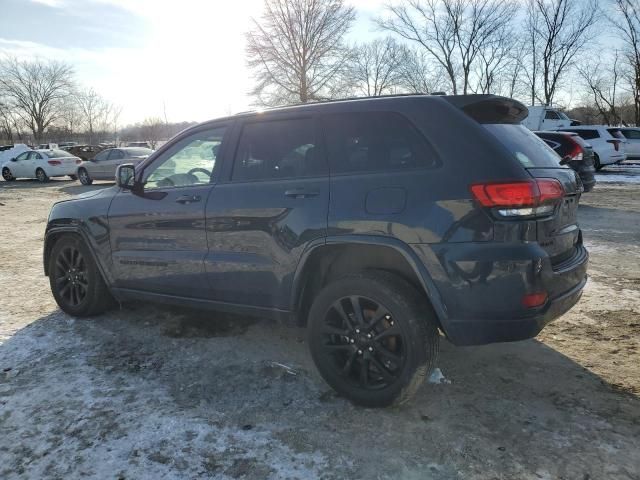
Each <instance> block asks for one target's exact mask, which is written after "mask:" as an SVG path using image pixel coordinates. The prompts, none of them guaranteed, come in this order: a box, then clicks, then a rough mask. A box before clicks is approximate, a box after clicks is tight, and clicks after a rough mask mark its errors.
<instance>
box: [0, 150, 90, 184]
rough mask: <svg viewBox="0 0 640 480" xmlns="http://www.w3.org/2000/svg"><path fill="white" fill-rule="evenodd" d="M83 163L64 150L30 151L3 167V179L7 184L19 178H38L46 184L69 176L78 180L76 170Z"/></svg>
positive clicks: (14, 158)
mask: <svg viewBox="0 0 640 480" xmlns="http://www.w3.org/2000/svg"><path fill="white" fill-rule="evenodd" d="M80 163H82V160H80V159H79V158H78V157H74V156H73V155H71V154H70V153H69V152H65V151H64V150H28V151H26V152H22V153H21V154H19V155H17V156H16V157H12V158H11V159H10V160H9V161H7V162H5V163H4V164H3V165H2V178H4V179H5V180H6V181H7V182H10V181H12V180H15V179H17V178H37V179H38V180H39V181H40V182H46V181H48V180H49V178H51V177H65V176H69V177H71V178H72V179H73V180H75V179H76V169H77V168H78V165H79V164H80Z"/></svg>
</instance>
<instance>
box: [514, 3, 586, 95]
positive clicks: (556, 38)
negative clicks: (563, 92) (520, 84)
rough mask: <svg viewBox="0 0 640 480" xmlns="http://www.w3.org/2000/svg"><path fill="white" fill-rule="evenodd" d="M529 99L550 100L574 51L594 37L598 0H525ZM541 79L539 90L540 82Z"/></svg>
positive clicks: (579, 49) (567, 67)
mask: <svg viewBox="0 0 640 480" xmlns="http://www.w3.org/2000/svg"><path fill="white" fill-rule="evenodd" d="M527 2H528V3H527V21H526V23H525V28H526V29H527V37H528V38H529V42H530V51H529V56H530V58H529V62H530V63H529V69H528V73H529V75H528V76H529V84H530V87H531V101H532V103H535V100H536V99H537V100H539V101H543V102H544V103H545V104H550V103H552V102H553V100H554V97H555V95H556V93H557V91H558V88H559V87H560V85H561V82H562V79H563V78H564V76H565V75H566V73H567V72H568V70H569V69H570V68H571V67H572V65H573V61H574V58H575V56H576V54H577V53H578V52H580V51H582V50H583V49H584V48H585V46H586V45H587V44H588V43H589V41H590V40H592V38H593V28H592V27H593V25H594V23H595V21H596V19H597V18H598V16H597V15H598V0H580V1H576V0H527ZM538 82H541V83H542V87H543V88H542V91H540V90H539V86H538V85H539V83H538Z"/></svg>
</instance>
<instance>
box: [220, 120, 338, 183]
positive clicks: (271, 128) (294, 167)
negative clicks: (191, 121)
mask: <svg viewBox="0 0 640 480" xmlns="http://www.w3.org/2000/svg"><path fill="white" fill-rule="evenodd" d="M315 130H316V129H315V121H314V120H313V119H312V118H295V119H293V118H292V119H287V120H271V121H263V122H250V123H247V124H245V126H244V127H243V129H242V134H241V136H240V141H239V143H238V149H237V151H236V158H235V161H234V164H233V173H232V175H231V179H232V180H233V181H238V182H246V181H256V180H276V179H284V178H300V177H310V176H316V175H322V174H324V173H326V168H325V166H324V164H325V162H324V159H323V157H322V155H321V153H320V151H319V149H318V147H317V146H316V143H317V142H316V133H315Z"/></svg>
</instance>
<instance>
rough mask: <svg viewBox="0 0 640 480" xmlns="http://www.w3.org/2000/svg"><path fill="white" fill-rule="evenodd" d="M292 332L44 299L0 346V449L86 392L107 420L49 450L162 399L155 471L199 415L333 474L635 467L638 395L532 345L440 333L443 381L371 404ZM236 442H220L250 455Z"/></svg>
mask: <svg viewBox="0 0 640 480" xmlns="http://www.w3.org/2000/svg"><path fill="white" fill-rule="evenodd" d="M304 338H305V331H304V330H303V329H300V328H295V327H289V326H284V325H280V324H277V323H274V322H270V321H265V320H260V321H258V320H256V319H250V318H246V317H237V316H232V315H226V314H220V313H212V312H195V311H191V310H182V309H174V308H158V307H151V306H145V305H133V306H127V307H125V308H122V309H120V310H116V311H114V312H111V313H108V314H105V315H102V316H100V317H97V318H95V319H90V320H73V319H71V318H70V317H68V316H66V315H64V314H62V313H61V312H53V313H51V314H49V315H47V316H45V317H43V318H42V319H40V320H38V321H36V322H34V323H32V324H31V325H29V326H27V327H25V328H24V329H22V330H20V331H18V332H17V333H16V334H15V335H13V336H12V337H11V338H9V339H8V340H6V341H5V342H4V344H2V345H0V388H2V390H1V391H2V395H1V396H0V405H3V408H4V409H5V412H7V413H5V414H4V417H2V416H0V420H2V422H0V431H4V432H5V433H7V432H20V433H16V435H17V436H16V435H14V436H11V435H5V436H4V437H3V436H2V435H0V452H1V451H3V449H5V451H8V450H7V449H9V450H11V449H15V448H17V447H16V445H14V444H12V442H13V443H16V442H17V443H16V444H20V448H23V449H24V448H27V449H33V448H35V445H34V444H37V442H42V438H41V437H42V436H43V435H44V436H46V435H47V432H48V431H51V432H57V433H56V435H57V437H56V438H58V439H59V438H60V437H61V436H62V437H63V438H64V437H66V436H67V435H68V434H69V432H71V431H72V430H73V428H76V427H77V425H76V424H75V423H74V420H73V419H74V418H88V417H91V415H94V413H93V412H94V411H95V410H96V409H97V408H98V405H99V406H100V411H107V412H109V422H110V423H109V425H111V427H109V428H106V427H105V426H104V424H103V423H101V421H99V419H98V420H95V422H94V423H91V422H84V423H83V425H82V429H83V430H82V434H81V437H82V442H84V443H82V442H81V443H77V442H76V443H74V442H61V441H58V442H57V443H55V442H54V443H52V447H51V449H52V450H51V452H49V454H50V455H51V456H52V457H56V456H58V455H60V456H61V457H65V456H67V457H69V458H74V455H75V458H85V457H86V459H87V461H88V462H91V461H93V462H100V461H101V460H100V458H98V457H96V458H92V457H91V455H92V453H91V452H92V450H91V449H89V448H88V447H87V448H81V446H79V445H84V444H87V445H99V444H101V442H109V445H111V446H112V447H113V446H114V445H119V446H118V447H117V449H116V450H117V451H121V452H122V451H124V452H125V453H127V452H128V451H129V450H131V452H133V451H134V450H135V449H136V447H137V445H136V443H135V441H132V440H130V438H142V437H144V436H145V435H149V436H152V438H156V437H158V432H157V431H155V430H157V428H158V427H157V425H156V424H154V422H155V421H157V420H154V419H156V413H157V412H161V415H162V417H163V419H164V420H163V421H167V422H170V425H171V427H170V429H168V430H166V431H165V433H164V434H163V433H161V434H160V436H159V437H158V442H159V445H160V446H159V447H158V448H159V449H161V450H162V455H164V456H165V457H166V461H165V462H162V463H163V465H164V466H163V467H162V468H165V469H166V471H165V473H166V472H169V471H171V470H175V468H176V465H179V464H180V461H182V460H184V459H185V454H184V452H185V451H186V450H187V449H189V448H190V445H191V443H190V442H192V441H193V442H195V441H196V440H193V438H195V437H193V435H192V433H189V432H190V429H192V428H193V425H192V426H191V427H189V426H188V425H189V424H191V423H192V422H196V423H198V422H199V423H200V424H201V425H202V427H203V428H205V429H206V428H208V429H216V428H225V429H232V430H234V431H236V430H237V431H238V432H240V433H242V432H245V433H242V435H245V434H246V435H249V434H248V433H246V432H248V431H250V430H255V431H257V432H261V433H260V434H261V435H268V437H269V438H270V439H271V440H269V441H272V442H276V441H277V442H280V443H282V444H285V445H287V447H288V448H290V449H291V450H292V451H295V452H298V453H301V454H309V455H311V454H314V455H315V454H318V455H324V456H330V457H331V458H332V460H331V462H330V465H334V466H335V465H344V467H343V468H344V470H342V471H341V472H340V475H338V477H336V478H339V477H342V478H347V477H350V476H352V475H356V476H358V478H401V477H403V478H425V476H424V475H428V478H436V479H439V478H443V479H444V478H579V479H587V478H590V479H594V478H637V475H638V473H639V468H640V467H639V465H640V449H639V448H638V447H639V446H640V444H639V441H638V438H639V436H638V435H639V434H640V399H638V397H636V396H634V395H632V394H627V393H624V392H620V391H617V390H616V388H615V387H614V386H612V385H610V384H608V383H607V382H606V381H604V380H603V379H602V378H600V377H598V376H597V375H595V374H593V373H591V372H590V371H589V370H587V369H586V368H584V367H583V366H581V365H579V364H577V363H575V362H574V361H573V360H571V359H570V358H568V357H566V356H564V355H562V354H561V353H559V352H557V351H555V350H553V349H551V348H549V347H547V346H546V345H544V344H543V343H541V342H538V341H535V340H530V341H524V342H517V343H511V344H497V345H489V346H484V347H464V348H456V347H454V346H452V345H450V344H449V343H447V342H446V341H443V345H442V352H441V356H440V360H439V362H438V368H439V369H440V370H441V372H442V373H443V375H444V380H440V381H439V383H437V384H434V383H429V382H426V383H425V385H424V386H423V387H422V388H421V389H420V390H419V392H418V394H417V395H416V397H415V398H413V399H412V400H411V401H410V402H408V403H407V404H405V405H402V406H400V407H393V408H387V409H377V410H373V409H365V408H360V407H357V406H354V405H352V404H351V403H350V402H348V401H346V400H345V399H342V398H340V397H338V396H337V395H335V394H334V393H333V391H332V390H331V389H330V388H329V387H328V386H327V385H326V384H325V383H324V382H323V381H322V380H321V378H320V377H319V376H318V374H317V373H316V371H315V368H314V366H313V364H312V362H311V360H310V357H309V355H308V353H307V347H306V343H305V341H304ZM3 369H4V372H5V373H4V375H5V378H3V377H2V375H3V373H2V371H3ZM16 371H17V372H19V373H15V372H16ZM11 372H14V374H12V373H11ZM123 405H124V406H126V407H125V408H123V407H122V406H123ZM47 412H50V413H47ZM186 418H188V419H189V421H187V420H186ZM3 422H4V427H2V423H3ZM47 422H49V423H51V425H48V424H47ZM212 422H213V423H212ZM94 424H95V425H94ZM65 429H67V430H68V431H66V430H65ZM154 429H155V430H154ZM34 432H35V433H34ZM52 435H53V433H52ZM163 435H164V437H163ZM165 437H166V438H165ZM2 438H4V440H3V439H2ZM176 438H179V439H180V445H179V447H180V448H173V447H175V446H176V445H174V444H173V442H174V441H175V439H176ZM243 438H245V437H243ZM247 438H248V440H247ZM252 438H253V437H246V438H245V440H247V441H249V442H252V441H253V440H252ZM260 438H262V437H260ZM163 441H164V443H162V442H163ZM243 441H244V440H243ZM255 441H256V442H258V439H257V437H256V440H255ZM260 441H262V442H264V439H263V440H260ZM162 445H165V447H163V446H162ZM172 445H173V446H172ZM236 447H237V446H236ZM236 447H234V445H231V444H229V445H227V444H224V445H223V446H222V447H220V448H222V449H223V450H224V452H227V453H228V454H229V455H231V456H234V455H235V456H236V457H238V458H240V457H243V455H244V456H245V457H246V456H247V455H249V454H250V453H251V452H247V451H246V445H245V447H243V448H244V450H243V449H239V450H238V449H237V448H236ZM113 448H115V447H113ZM154 448H155V447H154ZM234 448H236V450H234ZM256 448H257V447H256ZM74 449H80V450H81V451H69V450H74ZM189 451H190V450H189ZM131 452H129V453H131ZM96 455H98V454H96ZM127 455H128V453H127ZM127 455H125V457H124V458H128V457H127ZM131 455H134V453H131ZM137 455H139V454H137ZM190 455H191V454H190ZM202 455H204V453H195V452H194V453H193V456H194V458H188V459H187V460H188V461H189V462H192V461H193V462H203V461H205V459H204V457H202ZM163 458H164V457H163ZM234 458H235V457H234ZM276 460H277V459H264V460H260V462H263V463H266V464H267V466H269V465H270V464H269V462H270V461H276ZM125 467H126V465H125ZM123 470H124V471H126V468H124V467H123ZM27 472H28V470H27ZM327 473H332V472H327ZM333 473H335V472H333ZM412 475H417V476H412ZM246 478H259V477H252V476H251V475H249V476H248V477H246ZM331 478H333V477H331Z"/></svg>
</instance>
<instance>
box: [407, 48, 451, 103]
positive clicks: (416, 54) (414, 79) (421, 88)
mask: <svg viewBox="0 0 640 480" xmlns="http://www.w3.org/2000/svg"><path fill="white" fill-rule="evenodd" d="M427 55H428V54H427V53H425V51H424V50H423V49H407V51H406V53H405V56H404V61H403V62H402V65H401V70H400V79H399V83H400V86H401V88H402V89H403V90H404V91H406V92H407V93H433V92H437V91H440V90H442V89H443V88H445V86H444V82H443V81H442V78H443V75H442V73H443V72H442V68H440V67H439V66H435V67H434V65H433V63H432V62H430V61H429V58H427Z"/></svg>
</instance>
